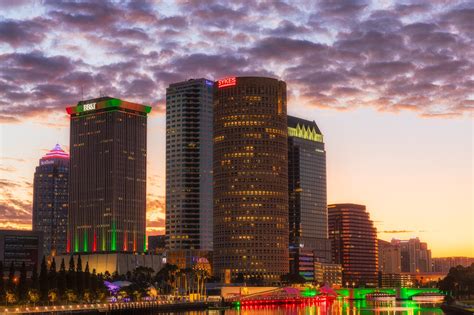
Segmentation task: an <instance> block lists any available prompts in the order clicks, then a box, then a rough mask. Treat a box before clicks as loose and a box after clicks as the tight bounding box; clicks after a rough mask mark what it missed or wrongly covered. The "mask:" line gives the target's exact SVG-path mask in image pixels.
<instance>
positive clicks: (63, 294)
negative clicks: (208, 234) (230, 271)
mask: <svg viewBox="0 0 474 315" xmlns="http://www.w3.org/2000/svg"><path fill="white" fill-rule="evenodd" d="M5 267H6V266H5ZM37 269H38V268H37V267H36V266H35V267H34V268H33V271H32V274H31V277H30V278H28V277H27V268H26V266H25V263H22V265H21V268H20V269H19V270H16V269H15V265H14V264H13V262H12V263H11V264H10V266H9V269H6V270H8V271H7V272H5V271H6V270H5V269H4V265H3V263H2V261H0V303H2V304H3V305H12V304H32V305H49V304H57V303H77V302H84V303H92V302H95V301H104V300H105V299H106V298H107V297H108V296H114V297H115V298H117V299H118V300H123V299H130V300H136V301H140V300H141V299H142V298H143V297H144V296H149V297H151V298H156V297H157V296H158V295H159V294H163V295H166V294H171V295H175V294H180V295H188V294H200V295H205V283H206V281H207V280H208V279H210V275H209V272H208V269H207V268H205V267H204V266H203V265H201V264H196V265H195V266H194V268H184V269H180V268H178V266H176V265H173V264H165V265H164V266H163V267H162V268H161V269H160V270H159V271H158V272H156V273H155V271H154V270H153V269H152V268H149V267H144V266H140V267H137V268H135V269H134V270H133V271H129V272H127V273H126V274H122V275H119V274H118V273H117V272H114V273H112V274H110V273H109V272H108V271H106V272H105V273H99V274H97V273H96V270H95V269H93V270H92V272H90V270H89V263H88V262H86V265H85V267H84V268H83V263H82V259H81V256H80V255H79V256H78V257H77V262H75V261H74V258H73V256H71V257H70V259H69V264H68V267H66V264H65V261H64V258H63V259H61V262H60V265H59V268H58V267H57V264H56V260H55V258H54V257H53V258H52V260H51V262H50V263H49V264H48V263H47V262H46V258H45V257H43V259H42V261H41V266H40V268H39V273H38V271H37ZM18 273H19V276H18ZM106 281H108V282H110V283H113V282H116V281H127V282H129V283H127V285H126V286H124V287H120V288H118V290H116V291H114V290H112V289H111V288H108V287H107V285H106V283H105V282H106Z"/></svg>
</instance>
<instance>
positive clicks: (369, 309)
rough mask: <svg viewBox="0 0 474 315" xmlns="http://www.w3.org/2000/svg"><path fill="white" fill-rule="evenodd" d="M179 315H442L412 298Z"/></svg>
mask: <svg viewBox="0 0 474 315" xmlns="http://www.w3.org/2000/svg"><path fill="white" fill-rule="evenodd" d="M179 314H183V315H204V314H215V315H217V314H225V315H274V314H275V315H284V314H290V315H325V314H328V315H346V314H347V315H356V314H360V315H368V314H380V315H384V314H387V315H388V314H391V315H394V314H397V315H398V314H400V315H402V314H403V315H405V314H406V315H436V314H444V313H443V311H442V310H441V308H440V304H439V303H438V304H433V303H417V302H413V301H397V302H371V301H341V300H340V301H335V302H333V303H327V304H326V303H318V304H312V305H283V306H249V307H243V308H240V309H229V310H225V311H224V312H223V311H219V310H215V311H214V310H210V311H207V312H206V311H202V312H201V311H197V312H196V311H192V312H184V313H179Z"/></svg>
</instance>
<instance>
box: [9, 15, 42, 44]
mask: <svg viewBox="0 0 474 315" xmlns="http://www.w3.org/2000/svg"><path fill="white" fill-rule="evenodd" d="M47 24H48V22H47V21H46V20H44V19H41V18H36V19H33V20H29V21H19V20H11V19H7V20H3V21H0V42H5V43H8V44H9V45H10V46H11V47H13V48H17V47H19V46H23V45H30V46H31V45H32V44H36V45H37V44H39V43H41V42H42V41H43V40H44V39H45V38H46V26H47Z"/></svg>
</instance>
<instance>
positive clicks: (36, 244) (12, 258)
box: [0, 230, 43, 277]
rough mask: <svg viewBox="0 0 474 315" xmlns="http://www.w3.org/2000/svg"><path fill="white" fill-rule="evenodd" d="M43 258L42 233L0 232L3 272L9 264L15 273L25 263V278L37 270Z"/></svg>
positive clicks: (8, 267)
mask: <svg viewBox="0 0 474 315" xmlns="http://www.w3.org/2000/svg"><path fill="white" fill-rule="evenodd" d="M42 258H43V233H42V232H40V231H22V230H0V261H2V262H3V268H4V270H3V271H7V270H8V269H10V266H11V264H12V263H13V266H14V268H15V270H16V271H17V272H19V271H20V268H21V266H22V265H23V263H25V267H26V271H27V276H28V277H29V276H30V275H31V273H32V271H33V269H34V268H37V270H38V269H39V265H40V264H41V259H42Z"/></svg>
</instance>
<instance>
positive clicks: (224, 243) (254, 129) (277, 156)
mask: <svg viewBox="0 0 474 315" xmlns="http://www.w3.org/2000/svg"><path fill="white" fill-rule="evenodd" d="M287 150H288V125H287V115H286V84H285V82H283V81H278V80H276V79H271V78H261V77H237V78H228V79H225V80H219V81H218V82H216V84H215V97H214V168H213V169H214V274H215V275H216V276H218V277H220V278H221V280H224V279H225V280H227V279H229V278H230V279H231V281H232V279H233V281H235V279H236V278H243V279H244V280H246V281H249V280H252V279H258V280H259V281H262V282H265V283H271V282H275V281H280V276H281V275H283V274H287V273H288V271H289V265H288V264H289V262H288V261H289V260H288V257H289V256H288V151H287Z"/></svg>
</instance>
